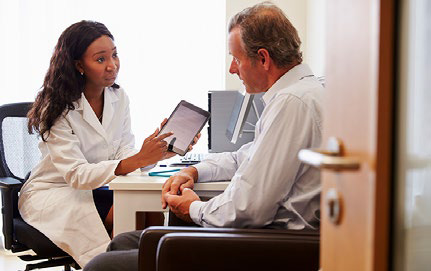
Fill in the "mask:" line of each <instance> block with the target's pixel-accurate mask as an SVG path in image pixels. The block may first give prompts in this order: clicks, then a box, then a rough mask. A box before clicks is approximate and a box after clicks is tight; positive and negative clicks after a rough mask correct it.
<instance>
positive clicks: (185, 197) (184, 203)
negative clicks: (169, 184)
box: [164, 188, 200, 222]
mask: <svg viewBox="0 0 431 271" xmlns="http://www.w3.org/2000/svg"><path fill="white" fill-rule="evenodd" d="M164 199H165V201H166V202H167V204H168V205H169V209H170V210H171V211H172V212H173V213H174V214H175V215H176V216H178V217H179V218H181V219H182V220H184V221H186V222H193V220H192V219H191V218H190V211H189V209H190V205H191V204H192V202H193V201H197V200H200V198H199V196H198V195H197V194H196V193H195V192H193V190H191V189H190V188H184V189H182V193H181V195H172V194H170V193H167V194H165V195H164Z"/></svg>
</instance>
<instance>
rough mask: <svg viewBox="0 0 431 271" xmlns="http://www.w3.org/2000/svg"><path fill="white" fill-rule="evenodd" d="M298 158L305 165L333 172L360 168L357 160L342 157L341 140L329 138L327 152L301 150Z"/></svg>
mask: <svg viewBox="0 0 431 271" xmlns="http://www.w3.org/2000/svg"><path fill="white" fill-rule="evenodd" d="M298 158H299V160H301V162H304V163H305V164H308V165H311V166H314V167H317V168H320V169H330V170H335V171H341V170H357V169H359V167H360V162H359V159H358V158H356V157H346V156H344V149H343V144H342V142H341V140H339V139H337V138H335V137H330V138H329V139H328V144H327V150H317V149H303V150H300V151H299V153H298Z"/></svg>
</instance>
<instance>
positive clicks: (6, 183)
mask: <svg viewBox="0 0 431 271" xmlns="http://www.w3.org/2000/svg"><path fill="white" fill-rule="evenodd" d="M21 186H22V182H21V181H20V180H18V179H15V178H12V177H0V188H1V189H19V188H21Z"/></svg>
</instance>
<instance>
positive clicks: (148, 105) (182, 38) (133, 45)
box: [0, 0, 225, 151]
mask: <svg viewBox="0 0 431 271" xmlns="http://www.w3.org/2000/svg"><path fill="white" fill-rule="evenodd" d="M224 12H225V2H224V1H212V0H205V1H204V0H183V1H176V0H164V1H134V0H122V1H115V0H103V1H102V0H91V1H86V0H74V1H68V0H38V1H32V0H13V1H11V0H0V36H1V37H2V42H1V43H0V51H1V52H2V56H3V57H2V65H0V82H2V90H1V93H2V94H1V95H0V104H4V103H10V102H18V101H33V100H34V98H35V95H36V93H37V91H38V90H39V88H40V87H41V85H42V83H43V78H44V75H45V73H46V71H47V69H48V65H49V60H50V58H51V55H52V52H53V49H54V46H55V44H56V42H57V39H58V37H59V36H60V34H61V33H62V31H63V30H64V29H65V28H66V27H68V26H69V25H71V24H72V23H75V22H77V21H80V20H83V19H86V20H97V21H100V22H102V23H104V24H105V25H106V26H107V27H108V28H109V30H110V31H111V32H112V34H113V35H114V37H115V41H116V45H117V48H118V53H119V57H120V61H121V69H120V73H119V77H118V83H119V84H120V85H121V86H122V87H124V88H125V90H126V92H127V93H128V95H129V97H130V99H131V104H130V108H131V115H132V130H133V132H134V133H135V135H136V139H137V140H136V145H137V147H139V146H140V145H141V144H142V141H143V139H144V138H145V137H146V136H148V135H150V134H151V133H152V132H153V131H154V130H155V129H156V127H157V126H159V124H160V122H161V121H162V120H163V118H164V117H168V116H169V114H170V113H171V111H172V110H173V109H174V107H175V106H176V104H177V103H178V102H179V101H180V100H181V99H184V100H187V101H189V102H191V103H194V104H196V105H198V106H200V107H203V108H207V104H208V103H207V92H208V90H210V89H222V88H223V86H224V55H225V52H224V50H225V27H224V24H225V15H224ZM195 149H196V150H197V151H198V150H201V151H205V150H206V149H207V138H206V129H204V132H203V137H202V139H201V140H200V142H199V143H198V145H197V146H196V147H195Z"/></svg>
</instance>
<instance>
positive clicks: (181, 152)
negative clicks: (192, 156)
mask: <svg viewBox="0 0 431 271" xmlns="http://www.w3.org/2000/svg"><path fill="white" fill-rule="evenodd" d="M181 106H185V107H187V108H189V109H190V110H192V111H193V112H195V113H197V114H199V115H201V116H204V117H205V120H204V121H203V122H202V124H201V125H200V128H199V129H198V130H197V132H196V133H195V135H194V136H193V137H192V139H191V140H190V143H189V144H188V145H187V147H186V149H185V150H181V149H179V148H178V147H176V146H175V143H174V146H172V149H169V150H170V151H173V152H175V153H178V154H179V155H181V156H184V155H185V154H186V153H187V152H188V150H189V148H188V146H189V145H191V144H192V143H193V140H194V138H195V137H196V135H197V134H198V133H199V132H200V131H201V130H202V128H203V127H204V126H205V124H206V123H207V122H208V120H209V118H210V115H211V114H210V112H208V111H206V110H203V109H202V108H200V107H198V106H195V105H193V104H191V103H189V102H187V101H185V100H181V101H180V102H179V103H178V104H177V106H176V107H175V109H174V111H172V113H171V115H170V116H169V118H168V121H167V122H166V124H165V125H164V126H163V127H162V129H161V130H160V132H159V135H161V134H163V133H167V132H171V131H164V129H165V127H166V126H167V124H168V123H169V121H171V120H172V117H173V116H174V115H175V113H176V112H177V111H178V109H179V108H180V107H181Z"/></svg>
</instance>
